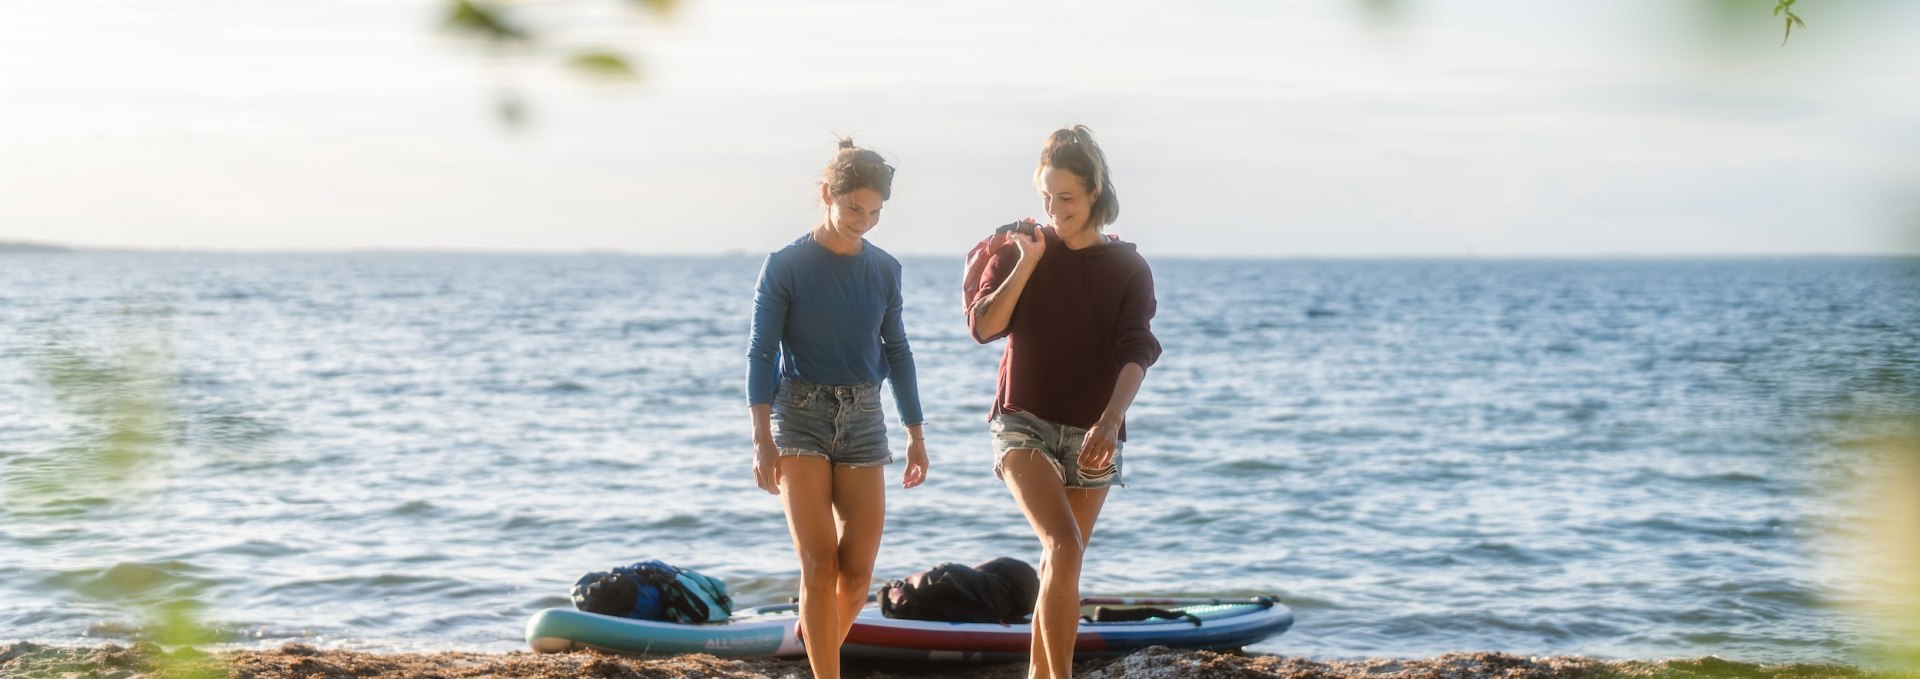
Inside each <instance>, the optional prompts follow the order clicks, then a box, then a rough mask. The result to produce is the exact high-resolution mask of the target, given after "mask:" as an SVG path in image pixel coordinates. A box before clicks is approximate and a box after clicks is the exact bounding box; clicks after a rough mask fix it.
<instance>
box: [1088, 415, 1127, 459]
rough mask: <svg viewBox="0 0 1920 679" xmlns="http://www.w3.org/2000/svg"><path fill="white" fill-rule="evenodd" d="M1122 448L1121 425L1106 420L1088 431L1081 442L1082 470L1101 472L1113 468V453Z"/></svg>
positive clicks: (1095, 424) (1096, 423) (1097, 423)
mask: <svg viewBox="0 0 1920 679" xmlns="http://www.w3.org/2000/svg"><path fill="white" fill-rule="evenodd" d="M1119 447H1120V423H1118V422H1108V421H1107V420H1105V419H1102V420H1100V421H1099V422H1095V423H1094V424H1093V427H1091V428H1089V429H1087V436H1086V438H1085V439H1083V440H1082V441H1081V442H1080V468H1081V469H1085V470H1089V471H1092V470H1101V469H1106V468H1108V467H1110V466H1113V452H1114V450H1115V449H1116V448H1119Z"/></svg>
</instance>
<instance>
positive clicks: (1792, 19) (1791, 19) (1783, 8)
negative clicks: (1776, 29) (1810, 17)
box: [1773, 0, 1807, 45]
mask: <svg viewBox="0 0 1920 679" xmlns="http://www.w3.org/2000/svg"><path fill="white" fill-rule="evenodd" d="M1796 1H1797V0H1780V4H1778V5H1774V6H1773V15H1774V16H1776V17H1777V16H1780V15H1782V14H1785V15H1786V22H1787V31H1786V34H1785V35H1783V36H1781V37H1780V44H1782V45H1785V44H1787V40H1788V39H1789V38H1792V37H1793V26H1794V25H1795V24H1799V25H1800V27H1801V28H1806V27H1807V22H1805V21H1801V20H1800V17H1799V16H1797V15H1795V14H1794V13H1793V3H1794V2H1796Z"/></svg>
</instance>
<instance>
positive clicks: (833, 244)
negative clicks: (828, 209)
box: [813, 221, 866, 255]
mask: <svg viewBox="0 0 1920 679" xmlns="http://www.w3.org/2000/svg"><path fill="white" fill-rule="evenodd" d="M813 242H815V243H819V244H820V247H823V248H826V249H827V251H828V252H831V253H833V254H836V255H857V254H860V250H862V249H864V248H865V247H866V245H865V244H863V243H861V242H860V239H859V238H855V237H852V236H848V235H846V234H843V233H840V232H839V231H838V230H836V229H834V228H833V225H832V224H829V223H827V222H824V221H823V222H820V225H819V226H816V227H813Z"/></svg>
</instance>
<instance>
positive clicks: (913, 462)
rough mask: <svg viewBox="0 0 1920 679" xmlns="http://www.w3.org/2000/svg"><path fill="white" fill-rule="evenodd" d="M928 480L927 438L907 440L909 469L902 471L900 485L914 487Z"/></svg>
mask: <svg viewBox="0 0 1920 679" xmlns="http://www.w3.org/2000/svg"><path fill="white" fill-rule="evenodd" d="M926 480H927V440H926V439H911V440H909V441H907V470H906V471H904V472H901V473H900V487H902V488H912V487H914V486H918V485H920V484H921V483H922V482H924V481H926Z"/></svg>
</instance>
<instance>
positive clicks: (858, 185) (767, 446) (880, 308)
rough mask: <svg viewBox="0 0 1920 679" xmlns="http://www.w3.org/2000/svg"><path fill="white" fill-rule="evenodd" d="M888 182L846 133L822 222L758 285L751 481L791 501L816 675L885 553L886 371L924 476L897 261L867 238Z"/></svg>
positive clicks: (830, 672) (823, 187)
mask: <svg viewBox="0 0 1920 679" xmlns="http://www.w3.org/2000/svg"><path fill="white" fill-rule="evenodd" d="M892 190H893V166H891V165H888V164H887V163H886V161H885V160H884V159H882V158H881V157H880V154H878V153H875V152H873V151H872V150H869V149H863V148H857V147H855V146H854V145H853V140H852V139H846V138H842V139H841V140H840V150H839V152H838V153H836V154H835V155H834V157H833V161H832V162H830V163H828V164H827V170H826V175H825V177H824V178H823V180H822V181H821V184H820V203H821V205H822V206H823V208H824V210H825V215H824V217H823V219H822V220H821V222H820V224H819V225H817V226H815V227H813V229H812V230H811V231H808V232H807V234H806V235H804V236H801V237H800V238H798V239H796V240H794V241H793V242H792V243H789V244H788V245H787V246H786V247H784V248H781V249H780V250H779V251H777V252H774V253H773V254H771V255H768V256H767V262H766V264H765V265H764V266H763V267H762V268H761V270H760V282H759V284H758V286H757V288H756V289H755V290H754V295H753V331H752V335H751V337H750V338H749V343H750V346H749V347H748V350H747V407H748V410H749V411H751V413H752V416H753V449H754V458H753V478H754V482H755V483H757V484H759V486H760V488H761V489H762V490H765V491H767V492H769V493H773V494H776V495H779V496H780V501H781V505H782V506H783V507H784V508H785V509H786V513H787V528H788V530H789V531H790V532H791V533H792V534H793V548H794V551H795V552H796V553H798V555H799V557H800V628H801V633H802V639H803V641H804V642H805V644H806V648H807V662H808V664H810V665H812V667H813V675H814V676H815V677H823V678H827V677H838V676H840V644H841V642H842V641H843V640H844V639H845V638H846V635H847V630H848V629H849V628H850V627H851V626H852V625H853V618H854V616H855V615H856V614H858V613H859V612H860V609H861V608H862V607H864V606H865V605H866V601H867V592H868V590H869V588H870V587H871V585H872V579H873V561H874V556H875V555H876V554H877V553H878V552H879V551H880V529H881V526H882V524H883V523H884V519H885V516H886V497H887V496H886V487H885V480H884V478H883V476H882V473H881V471H882V470H881V467H884V466H885V465H886V464H887V463H889V462H891V461H893V453H892V451H891V449H890V448H888V446H887V424H886V418H885V416H884V415H883V414H882V413H881V412H880V381H881V380H883V379H884V380H887V381H888V382H891V383H892V384H893V399H894V402H895V403H896V404H897V405H898V407H899V410H900V413H899V414H900V419H901V421H902V422H904V423H906V425H907V468H906V471H905V472H904V473H903V474H902V476H901V485H902V486H905V487H907V488H912V487H914V486H917V485H920V482H921V481H924V480H926V476H927V450H926V442H925V440H924V439H923V438H922V436H921V431H920V425H921V422H922V419H921V416H920V394H919V389H918V387H917V386H916V385H915V383H914V369H913V352H912V350H910V349H909V348H908V347H907V332H906V326H905V325H904V324H903V323H902V322H901V320H900V308H901V294H900V262H899V260H896V259H894V258H893V256H892V255H889V254H887V252H886V251H885V250H881V249H880V248H878V247H876V246H874V245H873V244H872V243H869V242H867V240H866V238H864V236H865V235H866V233H867V232H868V231H871V230H873V227H874V226H875V225H877V224H879V223H880V209H881V206H882V204H883V203H885V202H886V200H887V198H888V197H890V196H891V194H892ZM836 524H837V527H836Z"/></svg>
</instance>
